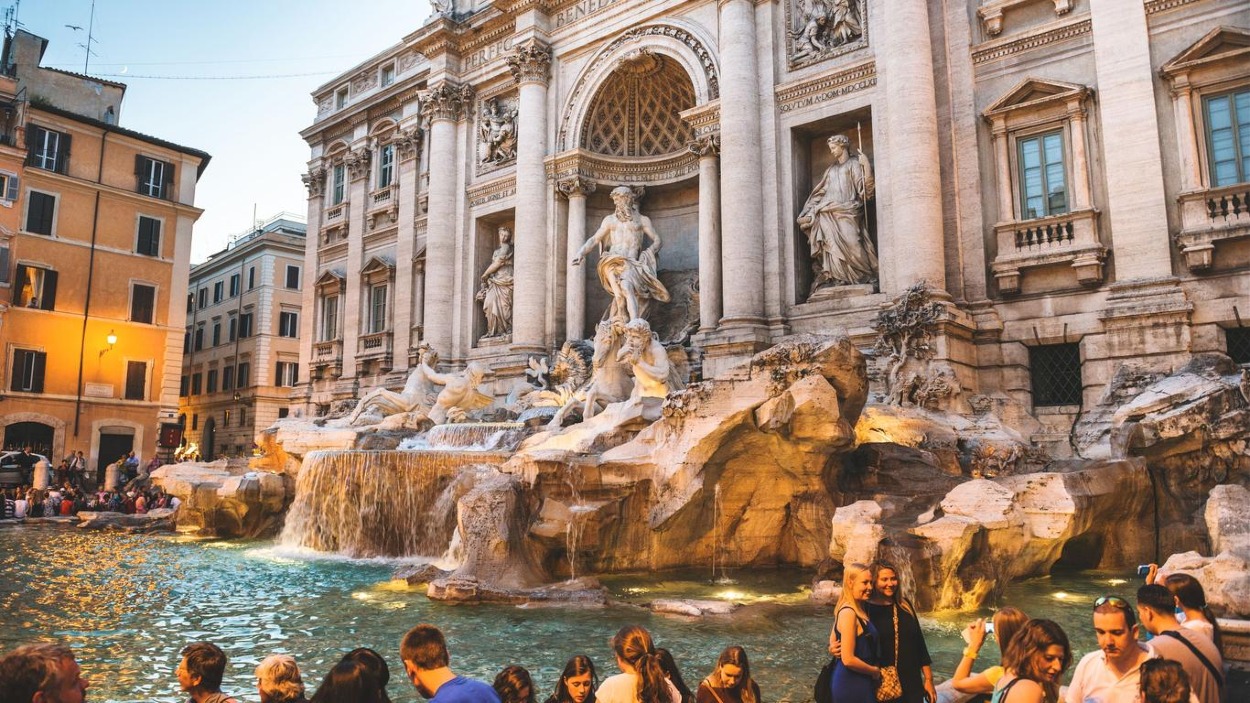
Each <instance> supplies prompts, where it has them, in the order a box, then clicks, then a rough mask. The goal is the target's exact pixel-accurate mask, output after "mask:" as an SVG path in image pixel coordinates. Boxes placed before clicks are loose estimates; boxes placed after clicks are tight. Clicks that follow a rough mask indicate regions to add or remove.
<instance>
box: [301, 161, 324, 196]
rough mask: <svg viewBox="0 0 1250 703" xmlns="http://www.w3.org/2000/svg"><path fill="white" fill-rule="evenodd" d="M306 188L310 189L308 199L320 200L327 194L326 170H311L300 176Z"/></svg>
mask: <svg viewBox="0 0 1250 703" xmlns="http://www.w3.org/2000/svg"><path fill="white" fill-rule="evenodd" d="M300 180H302V181H303V182H304V187H305V188H307V189H308V197H310V198H320V197H321V196H323V195H325V192H326V170H325V169H324V168H316V169H309V171H308V173H305V174H303V175H301V176H300Z"/></svg>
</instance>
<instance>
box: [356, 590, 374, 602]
mask: <svg viewBox="0 0 1250 703" xmlns="http://www.w3.org/2000/svg"><path fill="white" fill-rule="evenodd" d="M352 598H355V599H356V600H369V599H371V598H373V594H372V593H366V592H364V591H356V592H355V593H353V594H352Z"/></svg>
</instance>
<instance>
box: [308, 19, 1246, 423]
mask: <svg viewBox="0 0 1250 703" xmlns="http://www.w3.org/2000/svg"><path fill="white" fill-rule="evenodd" d="M434 6H435V12H434V14H433V15H432V16H431V17H430V18H429V19H427V20H426V21H425V23H424V24H423V25H422V26H421V27H418V28H414V31H413V32H412V33H411V34H409V35H408V36H406V37H405V38H404V39H403V40H402V42H400V43H399V44H397V45H395V46H393V47H390V48H388V49H386V50H385V51H382V52H381V53H379V54H378V55H377V56H375V57H373V58H372V59H370V60H368V61H366V62H364V63H362V64H360V65H358V66H356V67H354V68H352V69H351V70H349V71H347V72H345V73H343V74H342V75H340V76H338V77H337V78H335V79H334V80H332V81H330V82H328V83H326V84H325V85H324V86H322V87H321V88H319V89H318V90H317V91H316V92H315V93H314V95H313V98H314V101H315V103H316V106H317V116H316V119H315V121H314V123H313V124H312V126H310V127H308V128H307V129H306V130H304V131H303V132H302V136H303V137H304V138H305V140H306V141H307V142H308V144H309V145H310V147H311V160H310V162H309V171H308V174H307V175H306V176H305V182H306V184H307V186H308V191H309V200H308V239H309V242H308V249H307V254H306V264H305V268H306V270H307V272H308V285H307V286H306V287H305V289H304V310H305V311H306V312H305V314H304V316H303V320H302V323H303V329H302V333H301V337H302V340H303V344H302V346H301V363H300V369H301V373H305V371H304V370H307V374H308V375H307V376H304V377H302V378H301V379H300V381H301V386H300V389H299V390H298V391H297V394H296V402H297V404H298V403H300V402H302V403H304V404H306V405H307V406H308V411H309V412H314V413H316V412H321V413H324V412H326V411H328V410H329V409H330V408H331V406H332V405H334V404H336V403H337V402H338V401H342V400H346V399H350V398H356V397H358V396H359V394H360V392H361V390H362V389H365V388H369V387H374V386H379V385H392V386H397V385H400V384H402V383H403V380H404V378H405V377H406V376H407V371H408V369H410V368H411V367H413V366H414V365H415V364H416V361H417V354H418V351H417V350H418V347H419V345H422V344H428V345H429V346H430V347H431V348H432V349H433V350H434V351H436V352H437V353H438V354H439V355H440V357H441V359H442V361H443V363H445V364H451V365H462V364H466V363H469V362H472V361H476V362H480V363H482V364H484V365H486V366H488V367H489V368H491V369H492V371H493V372H494V378H495V383H496V392H497V393H499V394H500V395H504V394H506V393H507V392H508V389H509V388H510V387H512V386H513V385H515V384H516V383H517V382H518V380H519V379H520V378H521V377H522V376H523V373H524V370H525V369H526V367H527V363H528V361H529V358H530V357H532V356H537V355H544V354H549V353H551V352H552V350H553V349H556V348H558V347H559V346H560V344H561V343H562V342H563V341H564V340H575V339H583V338H586V337H588V336H590V335H591V334H593V333H594V332H595V329H596V325H597V323H598V321H599V320H600V319H601V318H602V317H605V310H607V309H608V306H609V303H610V301H611V298H609V296H608V295H607V294H606V293H604V291H603V288H602V287H601V285H600V278H601V276H602V270H603V265H604V257H603V256H596V255H595V253H594V252H593V246H592V247H591V249H592V251H590V253H589V256H587V260H586V262H585V263H583V262H581V261H579V257H578V252H579V250H580V249H582V247H583V244H584V243H585V242H586V241H587V240H588V238H590V237H593V236H594V235H595V234H596V231H597V230H599V228H600V223H601V222H604V223H607V222H608V221H609V220H611V221H612V222H616V221H618V220H621V218H623V219H624V221H630V218H631V215H630V213H629V212H628V207H626V208H625V210H622V209H621V207H619V202H621V201H622V200H621V199H618V201H617V204H614V201H613V198H612V191H613V190H614V189H617V188H619V187H620V186H628V187H629V189H630V190H631V192H632V195H633V196H634V200H636V201H637V202H638V207H637V208H636V209H635V210H634V211H633V218H634V219H633V221H636V222H642V221H644V220H648V219H649V224H650V230H653V232H650V233H648V234H646V236H645V237H644V243H643V246H649V245H651V244H655V243H658V244H659V246H658V248H654V247H653V248H652V253H654V256H655V261H654V266H653V269H654V271H655V273H656V277H658V280H659V281H660V283H661V284H662V285H661V286H660V287H662V288H663V289H664V292H663V294H656V293H654V291H652V292H651V293H648V296H649V297H650V298H653V299H654V300H653V301H652V302H657V303H662V304H658V305H656V306H654V307H653V309H652V310H651V311H650V312H649V313H647V318H648V319H649V321H650V323H651V327H652V329H653V331H655V332H656V334H657V335H659V336H660V337H661V339H662V340H663V341H665V342H667V343H678V342H680V343H683V344H685V345H686V346H687V348H688V350H689V355H690V357H691V360H692V362H694V364H695V367H696V368H697V369H699V370H700V372H701V374H702V376H703V377H707V378H710V377H716V376H720V375H724V374H726V373H728V372H729V371H730V370H731V369H732V368H733V367H734V366H735V365H736V364H738V363H739V362H741V361H743V360H745V359H747V358H749V357H750V355H751V354H753V353H755V352H756V351H759V350H761V349H763V348H766V347H767V346H769V345H771V344H773V343H776V342H777V341H778V340H780V339H783V338H785V337H788V336H791V335H795V334H801V333H812V332H814V333H827V332H834V331H840V330H846V331H847V332H848V333H849V334H850V335H851V337H852V339H855V340H856V341H857V342H860V343H861V346H862V347H863V348H865V349H868V348H870V347H871V346H872V339H873V335H874V332H873V320H874V318H875V316H876V314H877V313H878V311H879V310H881V308H882V306H883V305H884V304H886V303H888V302H889V301H891V300H893V299H894V298H895V297H897V296H898V295H900V294H901V293H903V292H904V291H906V290H907V289H908V288H909V287H911V286H913V284H916V283H918V282H920V281H924V282H926V283H927V284H928V286H929V287H930V289H931V290H932V292H933V295H934V296H935V298H936V299H937V300H939V301H941V302H942V305H943V313H942V319H941V322H940V334H939V335H938V337H937V340H936V344H935V345H934V347H933V349H932V352H933V354H934V355H935V356H936V358H937V359H939V360H942V361H944V362H947V364H948V368H949V369H950V370H951V373H952V374H953V375H954V376H955V377H956V379H957V381H958V383H959V384H960V385H961V386H962V388H963V389H965V390H967V391H971V392H973V393H976V394H981V395H984V396H987V397H994V396H997V397H1000V398H1010V399H1012V400H1015V401H1018V402H1019V403H1021V404H1022V405H1023V406H1024V407H1027V408H1032V409H1033V412H1034V414H1035V415H1036V416H1037V417H1038V418H1039V419H1041V420H1042V431H1040V432H1039V433H1038V435H1037V436H1035V437H1034V439H1036V440H1039V441H1042V442H1046V441H1047V440H1048V439H1049V440H1051V441H1053V442H1054V443H1056V444H1066V434H1067V432H1068V428H1069V427H1070V425H1071V422H1072V419H1073V418H1074V417H1075V416H1076V414H1077V413H1079V412H1080V410H1081V408H1082V407H1088V406H1089V405H1091V404H1092V403H1093V402H1094V401H1095V400H1097V398H1098V397H1099V396H1100V394H1101V393H1102V392H1103V390H1104V389H1105V387H1106V384H1107V382H1108V380H1109V379H1110V377H1111V376H1112V374H1114V373H1115V372H1116V370H1117V368H1119V367H1120V366H1121V365H1122V364H1124V363H1126V362H1136V363H1142V364H1145V365H1146V366H1149V367H1153V368H1156V369H1164V370H1170V369H1172V368H1175V367H1177V366H1179V365H1181V364H1183V363H1184V362H1185V361H1186V360H1187V359H1188V358H1189V357H1190V356H1191V355H1192V354H1193V353H1197V352H1204V351H1219V352H1225V353H1228V354H1230V355H1231V356H1233V357H1234V358H1235V359H1236V360H1237V361H1239V362H1242V363H1246V362H1248V361H1250V336H1247V332H1246V329H1247V328H1246V327H1244V326H1243V318H1245V317H1246V316H1247V314H1248V313H1250V211H1248V209H1247V208H1248V206H1247V201H1248V198H1250V7H1248V6H1247V5H1246V3H1245V2H1244V1H1243V0H982V1H980V2H977V1H976V0H971V1H969V2H964V3H960V2H947V3H929V2H925V1H924V0H455V1H454V2H450V1H448V2H435V3H434ZM624 200H628V199H624ZM639 214H641V215H643V216H645V217H644V218H638V217H637V215H639ZM613 218H616V219H613ZM643 229H646V228H645V227H644V228H643ZM503 230H507V231H506V232H505V231H503ZM635 258H637V257H635ZM597 265H598V266H599V270H600V274H599V275H597V274H596V266H597ZM630 265H633V264H630ZM654 279H655V277H652V278H649V279H648V280H654ZM666 299H667V300H666Z"/></svg>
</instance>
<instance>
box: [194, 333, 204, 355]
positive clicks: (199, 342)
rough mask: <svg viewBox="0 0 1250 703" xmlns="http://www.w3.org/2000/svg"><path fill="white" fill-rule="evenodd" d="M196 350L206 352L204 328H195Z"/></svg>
mask: <svg viewBox="0 0 1250 703" xmlns="http://www.w3.org/2000/svg"><path fill="white" fill-rule="evenodd" d="M195 350H196V351H203V350H204V328H203V327H197V328H195Z"/></svg>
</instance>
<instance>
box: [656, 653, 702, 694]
mask: <svg viewBox="0 0 1250 703" xmlns="http://www.w3.org/2000/svg"><path fill="white" fill-rule="evenodd" d="M655 656H656V658H657V659H659V660H660V669H661V670H662V671H663V672H664V676H666V677H667V678H668V680H669V683H671V684H673V688H675V689H677V692H678V693H680V694H681V700H682V703H688V702H689V701H693V700H694V699H695V695H694V691H691V690H690V687H689V686H687V685H686V680H685V679H683V678H682V677H681V670H680V669H678V668H677V660H676V659H673V653H672V652H670V651H668V650H667V649H665V648H663V647H656V648H655ZM673 703H677V702H676V701H674V702H673Z"/></svg>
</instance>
